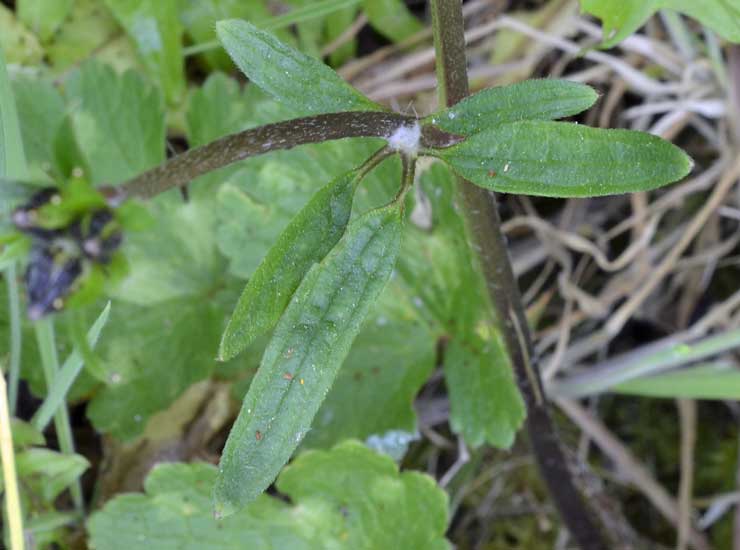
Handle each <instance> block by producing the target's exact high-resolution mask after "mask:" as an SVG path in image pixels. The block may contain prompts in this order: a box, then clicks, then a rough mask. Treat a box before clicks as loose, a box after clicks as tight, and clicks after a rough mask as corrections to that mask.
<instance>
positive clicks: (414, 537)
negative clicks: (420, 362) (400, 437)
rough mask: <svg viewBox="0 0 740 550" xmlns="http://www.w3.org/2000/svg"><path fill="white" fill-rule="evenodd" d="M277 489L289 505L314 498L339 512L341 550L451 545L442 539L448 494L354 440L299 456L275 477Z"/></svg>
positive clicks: (446, 546)
mask: <svg viewBox="0 0 740 550" xmlns="http://www.w3.org/2000/svg"><path fill="white" fill-rule="evenodd" d="M277 488H278V490H279V491H282V492H283V493H285V494H287V495H289V496H290V497H291V499H293V500H294V501H297V502H309V501H311V500H314V499H317V498H318V499H321V500H323V501H325V502H326V504H328V505H329V507H330V508H331V509H332V510H337V511H340V513H341V514H342V516H343V517H344V520H343V521H342V522H341V524H340V525H341V527H342V528H343V529H342V531H341V535H340V536H341V537H342V540H343V543H344V544H343V545H342V546H343V547H345V548H424V549H430V550H435V549H439V550H442V549H448V548H449V547H450V546H449V543H448V542H447V541H446V540H445V538H444V533H445V530H446V526H447V505H448V502H447V496H446V494H445V493H444V492H443V491H441V490H440V489H439V488H437V486H436V484H435V483H434V480H433V479H432V478H430V477H429V476H427V475H424V474H421V473H418V472H404V473H403V474H399V473H398V467H397V466H396V465H395V464H394V463H393V461H392V460H391V459H390V458H389V457H387V456H382V455H379V454H375V453H373V452H372V451H370V450H368V449H367V447H365V446H364V445H361V444H360V443H358V442H355V441H347V442H345V443H342V444H340V445H337V446H336V447H334V449H332V450H331V451H309V452H307V453H304V454H302V455H301V456H300V457H298V459H296V460H295V461H294V462H293V463H292V464H291V465H290V466H288V467H287V468H285V470H284V471H283V473H282V474H280V477H279V478H278V481H277ZM345 507H346V508H345ZM343 512H344V513H343Z"/></svg>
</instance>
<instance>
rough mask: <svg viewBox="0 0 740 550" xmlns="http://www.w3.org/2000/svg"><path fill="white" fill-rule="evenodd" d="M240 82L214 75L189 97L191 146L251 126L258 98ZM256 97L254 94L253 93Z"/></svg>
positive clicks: (188, 126)
mask: <svg viewBox="0 0 740 550" xmlns="http://www.w3.org/2000/svg"><path fill="white" fill-rule="evenodd" d="M251 88H253V87H252V86H247V88H246V90H245V92H242V91H241V90H240V89H239V83H238V82H237V81H236V80H234V79H233V78H230V77H228V76H226V75H225V74H223V73H219V72H214V73H211V74H210V75H209V77H208V79H207V80H206V81H205V83H204V84H203V86H202V87H200V88H199V89H197V90H195V91H194V92H193V93H192V95H191V96H190V101H189V103H188V110H187V113H186V115H185V116H186V121H187V130H188V143H189V144H190V145H191V147H197V146H200V145H205V144H206V143H208V142H210V141H213V140H215V139H218V138H220V137H223V136H225V135H227V134H233V133H236V132H238V131H240V130H243V129H245V128H246V127H248V126H249V125H250V122H251V120H252V118H253V114H254V113H253V109H254V107H255V105H254V104H255V103H256V101H255V99H253V98H252V97H249V92H248V91H247V90H250V89H251ZM252 95H254V94H252Z"/></svg>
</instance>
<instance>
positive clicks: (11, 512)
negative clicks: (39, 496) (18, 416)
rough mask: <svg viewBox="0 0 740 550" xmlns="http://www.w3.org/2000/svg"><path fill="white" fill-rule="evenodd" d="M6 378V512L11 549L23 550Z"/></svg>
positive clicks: (1, 436) (0, 406)
mask: <svg viewBox="0 0 740 550" xmlns="http://www.w3.org/2000/svg"><path fill="white" fill-rule="evenodd" d="M6 390H7V388H6V386H5V378H4V377H3V374H2V372H0V459H1V461H2V464H3V480H4V481H5V512H6V514H7V515H6V517H7V520H8V525H7V527H8V532H9V534H10V549H11V550H23V547H24V536H23V516H22V512H21V502H20V499H19V498H18V478H17V477H16V472H15V453H14V452H13V433H12V432H11V430H10V412H9V411H8V402H7V400H6V399H5V395H6Z"/></svg>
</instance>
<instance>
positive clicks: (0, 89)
mask: <svg viewBox="0 0 740 550" xmlns="http://www.w3.org/2000/svg"><path fill="white" fill-rule="evenodd" d="M0 8H2V6H0ZM26 174H27V165H26V155H25V152H24V150H23V140H22V139H21V129H20V124H19V120H18V111H17V109H16V103H15V97H14V95H13V89H12V86H11V84H10V80H9V79H8V72H7V69H6V67H5V59H4V56H3V51H2V49H0V176H2V177H11V178H19V179H24V178H25V176H26Z"/></svg>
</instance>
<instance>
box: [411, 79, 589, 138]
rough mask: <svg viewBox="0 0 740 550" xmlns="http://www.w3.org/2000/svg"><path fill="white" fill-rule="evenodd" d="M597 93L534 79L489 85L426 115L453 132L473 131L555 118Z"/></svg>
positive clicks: (580, 86) (576, 110) (568, 113)
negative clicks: (510, 123)
mask: <svg viewBox="0 0 740 550" xmlns="http://www.w3.org/2000/svg"><path fill="white" fill-rule="evenodd" d="M597 98H598V94H597V93H596V92H595V91H594V90H593V88H591V87H590V86H586V85H585V84H579V83H577V82H569V81H568V80H550V79H533V80H525V81H523V82H519V83H517V84H511V85H509V86H499V87H495V88H488V89H486V90H482V91H480V92H478V93H476V94H473V95H471V96H469V97H467V98H465V99H463V100H462V101H460V102H459V103H457V104H456V105H455V106H454V107H450V108H449V109H446V110H444V111H442V112H440V113H436V114H434V115H431V116H429V117H427V118H426V119H424V122H431V123H432V124H434V125H435V126H438V127H439V128H441V129H443V130H445V131H447V132H451V133H453V134H461V135H470V134H475V133H476V132H480V131H481V130H486V129H488V128H492V127H494V126H498V125H499V124H505V123H507V122H517V121H520V120H554V119H557V118H563V117H566V116H571V115H575V114H577V113H580V112H581V111H584V110H586V109H588V108H589V107H591V105H593V104H594V102H595V101H596V99H597Z"/></svg>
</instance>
